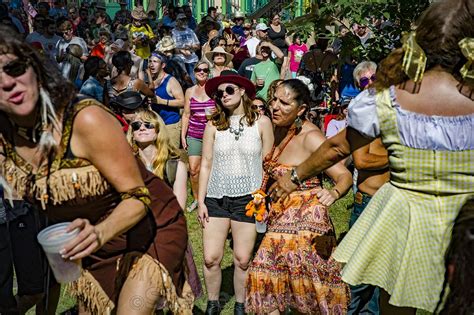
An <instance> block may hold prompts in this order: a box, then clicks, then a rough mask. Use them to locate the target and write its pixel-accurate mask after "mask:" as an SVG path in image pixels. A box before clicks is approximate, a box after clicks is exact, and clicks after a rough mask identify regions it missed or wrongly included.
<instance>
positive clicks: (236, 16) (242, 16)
mask: <svg viewBox="0 0 474 315" xmlns="http://www.w3.org/2000/svg"><path fill="white" fill-rule="evenodd" d="M235 19H245V14H244V13H243V12H241V11H236V12H235V13H234V20H235Z"/></svg>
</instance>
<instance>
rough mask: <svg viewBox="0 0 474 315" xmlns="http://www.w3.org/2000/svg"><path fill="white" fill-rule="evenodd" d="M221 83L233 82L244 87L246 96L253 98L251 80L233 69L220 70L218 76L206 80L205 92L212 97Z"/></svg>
mask: <svg viewBox="0 0 474 315" xmlns="http://www.w3.org/2000/svg"><path fill="white" fill-rule="evenodd" d="M223 83H233V84H235V85H237V86H239V87H241V88H243V89H245V93H247V96H248V97H249V98H250V99H252V100H253V99H254V98H255V94H256V91H255V85H253V83H252V81H250V80H249V79H247V78H245V77H242V76H240V75H238V74H236V73H235V72H234V71H231V70H224V71H222V72H221V75H220V76H218V77H215V78H212V79H209V81H207V82H206V87H205V90H206V94H207V95H208V96H209V97H210V98H214V95H215V93H216V92H217V88H218V87H219V85H221V84H223Z"/></svg>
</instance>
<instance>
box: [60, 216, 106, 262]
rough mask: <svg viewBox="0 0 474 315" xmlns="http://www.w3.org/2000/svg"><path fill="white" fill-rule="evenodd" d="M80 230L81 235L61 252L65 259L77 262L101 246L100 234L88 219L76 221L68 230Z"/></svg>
mask: <svg viewBox="0 0 474 315" xmlns="http://www.w3.org/2000/svg"><path fill="white" fill-rule="evenodd" d="M74 229H79V230H80V232H79V234H78V235H77V236H76V237H75V238H74V239H73V240H71V241H70V242H68V243H67V244H66V246H64V248H63V249H62V250H61V251H60V252H59V253H60V254H61V256H62V257H63V258H64V259H70V260H76V259H81V258H84V257H87V256H89V255H90V254H92V253H93V252H95V251H96V250H98V249H99V248H100V246H101V244H100V232H99V231H98V229H97V227H96V226H94V225H92V224H91V223H90V222H89V220H87V219H76V220H74V221H73V222H72V223H71V224H70V225H69V226H68V228H67V230H68V231H69V232H70V231H73V230H74Z"/></svg>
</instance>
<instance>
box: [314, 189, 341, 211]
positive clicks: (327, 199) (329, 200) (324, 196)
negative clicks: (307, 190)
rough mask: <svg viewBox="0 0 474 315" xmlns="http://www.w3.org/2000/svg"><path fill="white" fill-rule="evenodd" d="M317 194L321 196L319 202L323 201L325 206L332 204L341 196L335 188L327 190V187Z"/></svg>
mask: <svg viewBox="0 0 474 315" xmlns="http://www.w3.org/2000/svg"><path fill="white" fill-rule="evenodd" d="M316 195H317V196H318V198H319V202H321V204H322V205H323V206H327V207H329V206H330V205H332V204H333V203H334V201H336V200H337V199H338V198H339V196H338V194H337V192H335V191H334V190H327V189H323V190H321V191H319V192H318V193H317V194H316Z"/></svg>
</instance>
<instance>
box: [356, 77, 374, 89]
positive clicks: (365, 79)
mask: <svg viewBox="0 0 474 315" xmlns="http://www.w3.org/2000/svg"><path fill="white" fill-rule="evenodd" d="M374 81H375V74H372V75H371V76H370V78H368V77H362V78H360V79H359V85H360V87H361V88H365V87H366V86H367V85H369V83H370V82H374Z"/></svg>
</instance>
